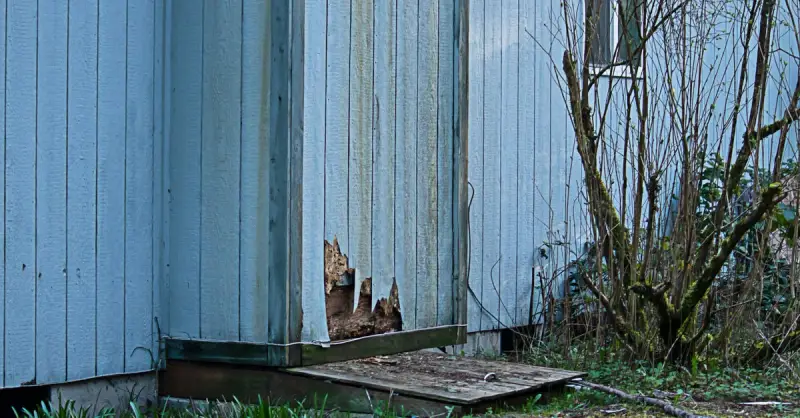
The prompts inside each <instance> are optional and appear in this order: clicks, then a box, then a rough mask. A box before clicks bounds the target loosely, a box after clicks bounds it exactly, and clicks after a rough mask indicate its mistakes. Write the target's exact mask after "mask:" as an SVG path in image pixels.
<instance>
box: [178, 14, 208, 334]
mask: <svg viewBox="0 0 800 418" xmlns="http://www.w3.org/2000/svg"><path fill="white" fill-rule="evenodd" d="M172 5H173V9H174V10H173V13H172V19H173V20H172V22H171V26H172V27H173V28H174V29H173V33H172V47H171V48H170V53H171V54H172V69H171V70H172V71H171V74H170V78H171V80H172V81H171V83H172V92H171V93H172V94H171V96H172V99H171V109H170V143H169V146H170V156H171V158H170V167H169V171H170V188H169V198H170V227H169V228H170V267H171V270H172V271H173V272H174V274H172V275H171V276H170V280H171V282H170V297H169V299H170V301H171V303H170V308H169V309H170V335H173V336H176V337H186V338H199V337H200V303H201V297H200V246H201V235H200V224H201V220H200V215H201V213H200V202H201V195H202V193H203V191H202V184H201V170H202V168H201V167H202V165H201V152H202V145H201V141H202V129H203V128H202V122H201V121H202V117H203V15H204V13H205V8H206V5H205V3H203V4H193V3H191V2H188V1H176V2H173V3H172ZM209 13H210V12H209Z"/></svg>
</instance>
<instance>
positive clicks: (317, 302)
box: [302, 0, 328, 341]
mask: <svg viewBox="0 0 800 418" xmlns="http://www.w3.org/2000/svg"><path fill="white" fill-rule="evenodd" d="M325 3H326V2H325V0H307V5H306V10H307V11H306V19H307V23H306V26H305V31H304V32H305V33H304V36H305V37H306V45H305V59H304V60H305V65H306V67H307V69H306V71H304V77H305V82H304V91H303V94H304V95H306V96H307V97H309V100H305V101H304V104H303V105H304V108H305V109H304V112H303V113H304V115H303V119H304V121H305V123H304V128H305V129H304V130H303V134H304V136H303V195H302V200H303V250H302V252H303V276H302V277H303V298H302V303H303V329H302V339H303V341H327V340H328V324H327V316H326V311H325V281H324V269H325V260H324V246H323V242H324V239H325V101H324V100H311V99H310V98H311V97H313V96H314V95H315V94H317V93H318V92H320V91H322V92H324V91H325V76H326V72H325V61H326V60H325V58H326V54H325V41H326V24H327V20H326V16H325V10H326V8H325Z"/></svg>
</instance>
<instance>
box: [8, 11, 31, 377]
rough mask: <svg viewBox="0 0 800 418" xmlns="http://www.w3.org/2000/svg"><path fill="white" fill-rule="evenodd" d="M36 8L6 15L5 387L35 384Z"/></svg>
mask: <svg viewBox="0 0 800 418" xmlns="http://www.w3.org/2000/svg"><path fill="white" fill-rule="evenodd" d="M37 12H38V10H37V5H36V3H33V2H20V3H12V4H9V5H8V6H7V10H6V19H7V23H6V24H7V26H6V40H5V42H6V56H7V57H12V58H13V59H9V60H7V61H6V82H5V90H6V91H5V93H6V100H5V117H6V121H5V122H6V123H5V141H6V146H5V164H6V165H5V173H6V179H5V265H4V267H5V302H6V306H5V385H6V386H18V385H21V384H24V383H29V382H30V383H32V382H35V379H36V359H35V357H36V354H35V353H36V345H35V344H36V341H35V338H36V336H35V326H36V285H37V283H36V277H35V269H36V95H35V93H34V94H32V92H36V58H37V54H36V39H37Z"/></svg>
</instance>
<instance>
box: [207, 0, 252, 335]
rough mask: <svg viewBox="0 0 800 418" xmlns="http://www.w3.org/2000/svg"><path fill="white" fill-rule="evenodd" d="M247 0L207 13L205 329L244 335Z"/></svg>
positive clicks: (212, 5) (211, 6)
mask: <svg viewBox="0 0 800 418" xmlns="http://www.w3.org/2000/svg"><path fill="white" fill-rule="evenodd" d="M241 18H242V2H241V0H234V1H230V2H224V3H223V2H216V1H206V2H205V13H204V15H203V120H202V124H203V125H202V132H203V135H202V136H203V138H202V151H201V160H202V162H201V164H202V168H201V171H202V174H201V178H202V180H201V181H202V190H203V193H202V196H201V212H200V213H201V226H200V231H201V232H200V239H201V240H202V245H201V249H200V260H201V261H200V299H201V304H200V330H201V336H202V337H203V338H217V339H228V340H231V339H232V340H236V339H238V338H239V214H240V212H239V210H240V205H241V202H240V200H239V199H240V196H239V192H240V177H239V176H240V168H241V167H240V156H241V82H242V80H241V65H242V61H241V59H242V54H241V43H242V20H241Z"/></svg>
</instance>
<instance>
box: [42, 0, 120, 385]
mask: <svg viewBox="0 0 800 418" xmlns="http://www.w3.org/2000/svg"><path fill="white" fill-rule="evenodd" d="M69 10H70V2H69V1H67V40H66V43H67V45H66V62H65V65H64V66H65V67H66V73H67V74H66V80H65V83H66V84H65V85H64V88H65V90H66V96H65V99H66V100H65V109H64V110H65V117H64V122H65V133H64V139H65V141H64V188H65V192H64V219H65V221H66V222H65V223H66V225H65V226H64V258H65V261H66V262H65V263H64V264H65V266H64V270H65V274H64V279H65V280H66V282H67V283H65V286H64V363H65V364H64V374H65V377H67V376H69V267H70V264H69V37H70V30H69V20H70V19H69ZM37 19H38V13H37ZM126 28H127V25H126ZM126 30H127V29H126ZM37 38H38V36H37ZM37 42H38V40H37ZM126 48H127V45H126ZM126 51H127V49H126ZM126 55H127V54H126ZM126 59H127V58H126ZM126 71H127V66H126ZM126 74H127V73H126ZM37 79H38V76H37ZM126 79H127V77H126ZM126 96H127V89H126ZM126 126H127V121H126ZM126 135H127V134H126Z"/></svg>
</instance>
